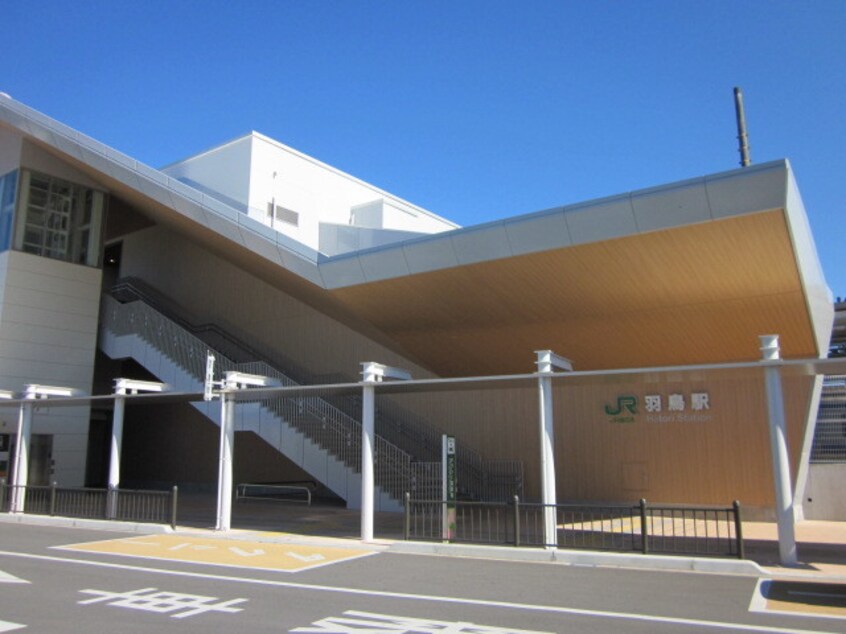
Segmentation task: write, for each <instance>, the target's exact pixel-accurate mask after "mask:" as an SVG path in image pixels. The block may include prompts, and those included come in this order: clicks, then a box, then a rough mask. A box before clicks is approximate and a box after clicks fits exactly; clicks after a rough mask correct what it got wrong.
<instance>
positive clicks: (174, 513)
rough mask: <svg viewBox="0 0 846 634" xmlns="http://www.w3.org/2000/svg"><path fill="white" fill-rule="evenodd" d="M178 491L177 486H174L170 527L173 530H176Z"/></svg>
mask: <svg viewBox="0 0 846 634" xmlns="http://www.w3.org/2000/svg"><path fill="white" fill-rule="evenodd" d="M177 493H178V489H177V488H176V485H175V484H174V485H173V491H172V493H171V507H170V527H171V528H172V529H173V530H176V498H177Z"/></svg>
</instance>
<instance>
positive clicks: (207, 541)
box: [55, 535, 375, 572]
mask: <svg viewBox="0 0 846 634" xmlns="http://www.w3.org/2000/svg"><path fill="white" fill-rule="evenodd" d="M55 548H56V549H58V550H72V551H82V552H88V553H101V554H106V555H121V556H125V557H143V558H147V559H167V560H171V561H185V562H191V563H197V564H209V565H215V566H230V567H237V568H260V569H264V570H278V571H284V572H299V571H301V570H307V569H310V568H316V567H318V566H325V565H328V564H333V563H338V562H341V561H348V560H350V559H356V558H359V557H366V556H368V555H372V554H375V553H374V552H373V551H370V550H361V549H355V548H339V547H337V546H322V545H317V546H314V545H302V544H290V543H286V544H277V543H270V542H258V541H247V540H237V539H215V538H209V537H195V536H182V535H150V536H144V537H129V538H123V539H109V540H105V541H97V542H87V543H82V544H70V545H68V546H56V547H55Z"/></svg>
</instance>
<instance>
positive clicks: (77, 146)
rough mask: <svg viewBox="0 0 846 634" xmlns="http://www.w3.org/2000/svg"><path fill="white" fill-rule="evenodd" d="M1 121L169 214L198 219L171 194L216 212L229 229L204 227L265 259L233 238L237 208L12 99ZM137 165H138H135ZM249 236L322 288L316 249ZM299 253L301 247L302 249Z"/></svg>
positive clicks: (0, 106)
mask: <svg viewBox="0 0 846 634" xmlns="http://www.w3.org/2000/svg"><path fill="white" fill-rule="evenodd" d="M9 111H11V112H12V113H13V115H12V116H11V117H10V116H9V115H8V114H7V113H8V112H9ZM15 115H16V116H17V117H23V118H24V120H25V123H26V127H21V126H20V125H17V124H16V123H15V121H14V118H15ZM0 122H4V123H6V125H10V126H12V127H13V128H15V129H17V130H18V131H19V132H20V133H21V134H23V135H24V136H27V137H32V138H35V139H37V140H39V141H40V142H42V143H45V144H47V145H49V146H50V147H52V148H54V149H55V150H57V151H58V152H60V153H62V154H68V147H70V148H71V149H72V150H74V151H75V152H76V155H71V156H72V158H74V160H77V161H80V162H82V163H84V164H87V165H88V166H89V167H90V168H92V169H94V170H96V171H98V172H100V173H102V174H103V175H104V176H107V177H109V178H111V179H114V180H117V181H119V182H120V183H121V184H122V185H124V186H125V187H128V188H130V189H132V190H135V191H138V192H139V193H141V194H142V195H145V196H147V197H149V198H153V199H154V200H156V201H157V202H159V203H161V204H162V205H164V206H166V207H167V208H168V209H170V210H172V211H173V213H174V214H179V215H180V216H184V217H187V218H189V219H192V220H194V222H198V221H197V219H196V218H195V217H192V216H191V215H190V214H188V213H185V212H183V211H180V210H178V209H176V208H175V205H174V204H173V198H172V197H178V198H179V199H180V203H182V204H181V206H183V207H186V208H190V207H191V206H195V207H199V208H200V210H201V211H200V213H201V214H203V213H205V214H213V215H214V216H215V221H216V224H218V225H220V224H222V225H224V226H225V227H226V230H227V231H228V235H227V233H224V232H222V231H219V230H218V229H217V228H215V227H211V226H208V225H207V224H203V227H204V228H206V229H207V230H210V231H214V232H215V233H217V234H219V235H221V236H222V237H224V238H227V239H229V240H232V241H233V242H236V243H237V244H240V245H241V246H243V247H245V248H248V249H250V250H251V251H253V252H254V253H256V254H257V255H260V256H261V257H264V258H265V259H270V258H268V257H267V256H266V255H264V254H263V253H260V252H259V251H257V250H256V249H253V248H251V247H250V246H249V244H247V243H246V242H245V241H243V238H242V240H241V242H238V241H236V240H233V239H232V237H231V236H232V235H240V232H241V231H250V229H249V228H248V227H245V226H244V225H243V224H241V223H239V222H236V221H233V220H232V218H238V217H239V215H240V212H238V211H237V210H236V209H232V208H231V207H229V206H228V205H226V204H224V203H222V202H220V201H217V200H215V201H213V203H214V204H213V205H207V204H205V203H204V202H203V201H204V200H206V199H207V198H208V197H207V196H206V195H205V194H203V193H202V192H200V191H198V190H196V189H194V188H192V187H190V186H188V185H185V184H184V183H181V182H179V181H177V180H176V179H174V178H172V177H170V176H168V175H167V174H164V173H163V172H161V171H160V170H156V169H155V168H152V167H149V166H147V165H144V164H143V163H140V162H139V161H136V160H135V159H133V158H131V157H130V156H128V155H126V154H123V153H121V152H118V151H117V150H114V149H112V148H110V147H108V146H106V145H105V144H102V143H99V142H98V141H96V140H95V139H93V138H90V137H86V136H85V135H83V134H81V133H79V132H77V131H76V130H73V129H72V128H70V127H69V126H66V125H64V124H62V123H60V122H58V121H56V120H55V119H52V118H50V117H48V116H47V115H44V114H42V113H40V112H38V111H37V110H35V109H33V108H30V107H29V106H26V105H24V104H22V103H20V102H18V101H15V100H13V99H9V100H4V101H0ZM68 131H71V132H72V136H69V135H68ZM53 135H58V136H61V137H62V139H63V143H64V144H65V147H59V146H58V144H57V143H56V139H55V138H54V136H53ZM85 152H92V153H94V154H96V158H97V159H98V160H100V161H105V162H106V165H108V166H109V167H110V168H114V169H110V171H109V172H104V171H103V169H102V168H101V167H99V166H97V165H93V164H91V162H90V161H88V160H86V157H85ZM104 152H105V153H104ZM117 157H120V158H122V159H123V160H117ZM139 166H140V168H142V169H139ZM122 172H125V173H126V176H125V177H122ZM150 172H155V173H157V174H160V175H161V176H162V180H155V179H151V178H150V177H149V173H150ZM133 177H134V178H137V179H139V180H140V179H144V180H143V182H144V183H145V186H146V187H147V188H148V191H143V192H142V191H141V190H140V189H139V188H138V186H137V185H136V184H135V183H134V182H133ZM187 193H191V194H192V195H190V196H189V195H186V194H187ZM215 207H224V208H225V209H226V210H228V211H231V216H229V215H226V214H223V213H221V212H219V211H218V210H217V209H216V208H215ZM198 224H199V222H198ZM250 235H251V237H252V238H255V239H258V240H265V241H267V242H269V243H271V244H272V245H274V248H275V250H276V251H277V252H278V253H279V259H278V261H273V260H271V261H272V262H273V263H274V264H277V265H278V266H281V267H283V268H285V269H287V270H289V271H291V272H293V273H296V274H297V275H299V276H300V277H302V278H304V279H306V280H308V281H309V282H311V283H313V284H315V285H317V286H323V282H322V278H321V275H320V270H319V268H318V266H317V257H318V254H317V252H316V251H313V250H312V249H309V248H308V247H306V246H305V245H300V244H299V243H296V244H291V242H292V241H290V240H285V239H284V236H281V234H280V236H279V239H277V240H275V241H274V240H270V239H269V238H268V237H267V236H264V235H261V234H258V233H256V232H254V231H250ZM300 247H301V248H300ZM303 251H305V253H304V252H303ZM292 257H293V258H296V263H293V262H290V258H292Z"/></svg>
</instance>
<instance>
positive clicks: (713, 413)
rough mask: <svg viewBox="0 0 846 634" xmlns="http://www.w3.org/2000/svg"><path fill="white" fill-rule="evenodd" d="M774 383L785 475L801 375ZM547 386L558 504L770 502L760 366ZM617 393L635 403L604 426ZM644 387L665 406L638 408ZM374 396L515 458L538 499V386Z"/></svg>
mask: <svg viewBox="0 0 846 634" xmlns="http://www.w3.org/2000/svg"><path fill="white" fill-rule="evenodd" d="M747 374H748V373H747ZM583 381H584V380H583V379H580V382H583ZM784 391H785V410H786V416H787V421H788V442H789V450H790V456H791V462H792V466H793V469H792V471H793V477H794V478H795V474H796V468H797V464H798V458H799V453H800V451H801V440H802V436H803V430H804V425H805V419H806V414H807V408H808V404H809V399H810V392H811V380H810V379H809V378H806V377H798V378H788V379H785V380H784ZM554 392H555V421H556V430H555V439H556V447H555V451H556V459H557V463H558V464H557V488H558V496H559V500H561V501H566V500H593V501H600V500H601V501H608V502H630V501H636V500H638V499H640V498H641V497H645V498H647V499H648V500H650V501H652V502H656V503H657V502H663V503H695V504H719V505H723V504H726V505H727V504H730V503H731V502H732V501H733V500H735V499H738V500H740V501H741V503H742V504H743V505H745V506H749V507H755V508H769V507H771V506H772V501H773V484H772V468H771V462H770V440H769V428H768V422H767V412H766V402H765V395H764V381H763V374H761V373H758V375H757V376H747V377H745V378H744V377H736V376H732V377H728V378H718V377H717V378H714V377H704V378H702V379H699V380H685V381H672V382H668V381H664V382H655V381H652V382H648V383H646V382H642V383H630V384H627V383H622V382H620V380H619V379H613V380H600V381H597V382H596V383H595V384H593V385H566V384H565V380H557V383H556V387H555V391H554ZM693 393H707V394H708V400H709V405H710V409H708V410H703V411H701V412H697V411H693V410H692V408H691V396H692V394H693ZM671 394H681V395H683V397H684V399H685V410H684V411H683V412H678V413H673V412H669V411H667V407H668V399H669V396H670V395H671ZM625 395H633V396H636V397H637V399H638V403H637V410H638V414H637V415H635V416H633V420H634V422H629V423H615V422H611V419H612V418H614V417H613V416H609V415H607V414H606V413H605V406H606V405H609V406H613V405H614V404H615V403H616V399H617V397H618V396H625ZM646 395H660V396H661V397H662V405H663V410H664V411H663V412H661V413H655V414H650V413H647V412H646V411H645V404H644V400H645V399H644V397H645V396H646ZM378 398H379V400H378V401H377V407H379V403H380V402H381V400H382V399H385V398H390V400H391V401H392V402H393V403H395V404H396V405H398V406H400V407H402V408H404V409H405V410H407V411H409V412H414V414H415V415H418V416H420V417H422V418H424V419H427V420H429V421H431V422H432V423H433V424H435V425H437V426H438V427H440V428H441V429H442V430H444V431H445V432H447V433H450V434H452V435H455V436H456V438H457V440H458V442H459V443H466V444H467V445H469V446H471V447H473V448H475V449H477V450H478V451H480V452H481V453H482V455H483V457H484V458H485V459H489V460H490V459H501V460H520V461H522V462H523V463H524V478H525V492H524V494H525V496H526V497H527V498H528V499H537V498H538V497H539V494H540V487H539V472H538V468H537V463H538V452H539V442H538V435H539V431H538V413H537V412H538V406H537V400H538V395H537V391H536V388H522V389H518V388H509V389H502V390H478V391H442V392H438V391H434V390H433V391H431V392H426V393H418V394H405V395H392V396H390V397H378ZM659 417H663V419H662V418H659ZM697 418H698V420H697Z"/></svg>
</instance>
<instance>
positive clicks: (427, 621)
mask: <svg viewBox="0 0 846 634" xmlns="http://www.w3.org/2000/svg"><path fill="white" fill-rule="evenodd" d="M118 538H125V539H128V540H129V544H130V546H131V547H132V548H134V549H136V550H137V549H139V548H142V547H144V546H146V547H149V548H151V549H152V548H154V546H155V538H146V537H144V536H139V535H137V534H131V535H127V534H120V533H105V532H99V531H90V530H79V529H68V528H56V527H35V526H24V525H13V524H3V525H0V572H2V573H5V574H0V632H6V631H18V629H16V628H15V626H16V625H23V626H26V628H25V629H21V630H20V631H32V632H45V633H51V632H63V633H65V632H85V633H96V632H104V633H105V632H109V633H111V632H121V633H124V632H127V633H128V632H150V631H155V632H171V631H173V632H180V633H191V632H203V633H204V634H207V633H209V632H229V631H237V632H323V633H332V632H345V633H352V632H358V633H360V634H364V633H368V634H374V633H378V632H394V633H397V632H400V633H401V632H406V633H408V634H429V633H434V632H443V633H446V632H449V633H452V634H458V633H462V634H465V633H466V634H470V633H472V634H503V633H505V632H512V633H527V634H528V633H534V632H560V633H565V632H579V633H581V632H615V633H616V632H635V633H639V632H643V633H659V634H660V633H663V632H685V633H697V632H803V631H804V632H810V631H813V632H846V620H842V619H841V618H831V616H832V615H841V616H842V615H846V596H840V595H838V596H834V595H835V594H837V591H838V590H839V589H838V588H834V589H832V588H831V587H826V588H824V589H820V588H806V589H805V590H807V591H804V592H793V590H789V591H785V592H783V593H782V594H784V596H787V595H791V596H793V598H792V599H788V603H790V602H792V604H793V605H791V606H790V607H791V609H792V608H797V609H800V610H801V609H803V605H804V604H803V602H807V603H809V604H813V603H816V604H820V603H822V604H824V605H822V607H820V605H817V607H816V608H813V606H812V607H811V608H809V609H822V610H824V611H826V612H827V613H828V614H829V618H820V617H815V616H803V615H801V614H799V613H798V612H797V613H794V614H789V615H786V614H782V613H773V612H766V611H765V612H755V611H750V602H751V603H755V602H754V601H752V599H753V596H754V595H755V594H756V587H757V583H758V582H757V580H756V579H752V578H747V577H733V576H721V575H711V574H702V573H678V572H672V573H667V572H665V573H661V572H646V571H635V570H620V569H607V568H592V567H576V566H563V565H557V564H547V563H544V564H539V563H514V562H501V561H485V560H475V559H460V558H447V557H432V556H422V555H401V554H395V553H390V552H377V553H373V554H369V555H367V554H366V553H362V554H364V555H365V556H358V557H356V558H353V559H347V560H341V561H337V562H331V561H329V558H328V554H327V558H320V559H319V558H318V554H319V553H318V552H317V551H308V552H306V551H295V550H292V548H293V547H292V548H289V550H291V553H293V555H292V556H294V557H295V558H298V559H299V560H302V561H303V562H305V563H306V564H309V562H311V563H314V564H315V566H316V567H313V568H308V569H304V570H299V571H297V572H291V571H283V570H272V569H268V568H256V567H252V560H255V561H258V560H259V559H260V557H259V556H258V553H259V551H260V550H262V552H263V551H265V550H269V548H268V547H267V546H262V544H254V546H255V547H254V548H252V547H249V546H247V545H245V544H244V543H241V542H226V541H224V540H220V541H219V542H214V543H218V544H219V546H211V545H209V544H211V543H212V542H209V541H207V540H205V541H191V539H190V538H188V537H185V538H183V537H182V536H179V535H177V536H173V535H171V536H168V538H169V539H170V541H166V542H162V544H160V545H159V547H161V548H163V549H166V550H168V551H171V552H172V553H174V556H177V555H182V554H188V553H191V556H192V557H194V559H195V561H174V560H164V559H150V558H147V557H145V556H141V555H138V554H135V555H134V556H126V555H118V554H113V553H108V552H87V551H85V550H65V549H58V548H56V547H60V546H67V545H70V544H80V543H88V542H96V541H99V540H114V539H118ZM233 543H237V544H238V545H237V546H233V545H231V544H233ZM351 546H353V547H354V546H355V544H354V543H352V544H351ZM118 547H123V546H122V545H121V544H120V543H119V544H118ZM215 549H217V551H219V552H223V551H224V550H226V551H231V552H228V555H229V556H230V557H232V556H233V555H232V553H235V556H236V558H237V557H241V558H242V559H243V560H244V562H245V565H244V566H243V567H242V566H236V565H233V564H231V563H230V564H229V565H219V564H215V563H208V562H206V563H198V561H196V559H197V558H200V559H202V558H203V557H205V555H204V554H203V553H206V552H207V553H210V554H209V557H210V559H209V561H215V559H214V557H213V556H212V554H211V553H213V552H215ZM133 552H135V551H133ZM239 553H240V554H239ZM291 553H288V554H289V555H291ZM13 578H17V579H19V580H21V581H23V582H15V580H14V579H13ZM24 582H27V583H24ZM758 603H761V601H758ZM764 603H765V602H764ZM780 605H782V607H783V606H784V603H783V602H782V604H780ZM471 624H472V625H471Z"/></svg>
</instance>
